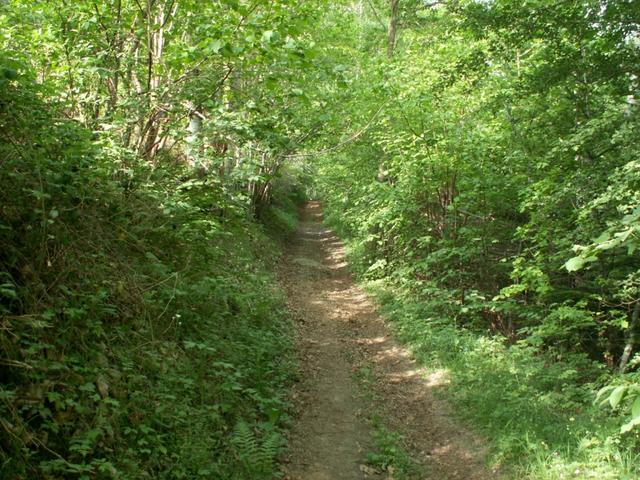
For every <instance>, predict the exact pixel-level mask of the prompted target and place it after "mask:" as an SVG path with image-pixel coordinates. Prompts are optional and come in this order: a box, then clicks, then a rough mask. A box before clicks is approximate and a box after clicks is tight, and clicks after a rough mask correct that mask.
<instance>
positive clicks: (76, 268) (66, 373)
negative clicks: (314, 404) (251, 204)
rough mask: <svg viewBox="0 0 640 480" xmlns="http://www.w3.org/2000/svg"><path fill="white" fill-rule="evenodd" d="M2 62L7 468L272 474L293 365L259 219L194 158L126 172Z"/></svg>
mask: <svg viewBox="0 0 640 480" xmlns="http://www.w3.org/2000/svg"><path fill="white" fill-rule="evenodd" d="M9 65H11V66H12V68H13V69H12V70H11V71H10V73H7V70H4V72H5V73H4V79H3V80H1V82H2V88H1V89H0V126H1V128H0V132H1V133H0V135H1V137H2V138H1V140H2V141H1V143H0V156H2V158H3V162H4V163H3V168H2V169H1V170H0V186H1V188H0V201H1V203H2V211H1V217H0V243H1V244H2V245H3V249H2V252H1V253H0V272H1V273H0V281H1V290H0V295H1V298H0V313H1V314H2V320H1V326H2V332H0V356H1V358H2V362H3V367H4V368H3V369H2V373H1V378H2V386H1V389H0V397H1V402H0V418H1V419H2V420H1V425H0V432H1V436H0V443H1V444H2V449H1V450H0V476H2V478H6V479H21V478H33V479H37V478H41V479H45V478H46V479H50V478H78V479H89V478H114V479H115V478H118V479H126V478H130V479H134V478H135V479H138V478H166V479H182V478H184V479H186V478H188V479H193V478H229V479H232V478H238V479H241V478H242V479H244V478H248V477H251V478H271V477H272V475H273V472H274V468H275V463H274V460H275V458H276V456H277V454H278V453H279V452H280V450H281V448H282V446H283V442H282V436H281V431H282V428H283V426H284V425H285V424H286V422H287V414H286V412H287V408H288V405H287V403H286V401H285V398H284V390H285V386H286V383H287V382H288V380H289V375H290V372H291V370H292V365H291V360H290V356H289V354H290V350H291V342H290V338H289V323H288V320H287V315H286V313H285V311H284V309H283V306H282V305H283V304H282V298H281V294H280V292H279V291H278V290H277V288H276V287H275V286H274V284H275V281H274V277H273V275H272V274H271V273H269V268H268V267H269V265H270V262H272V261H273V259H274V258H276V256H277V251H276V249H275V248H274V247H273V246H271V241H270V239H269V238H268V237H267V236H266V235H265V233H264V228H263V227H262V226H261V225H259V224H257V223H255V222H254V221H253V220H252V218H251V215H250V213H249V211H248V208H247V207H244V206H242V205H238V203H237V202H235V200H234V199H233V198H232V197H231V196H230V195H228V194H227V193H226V192H225V191H223V190H222V188H220V186H219V185H216V184H215V183H209V182H207V179H206V178H204V179H198V178H194V177H192V176H191V175H190V172H188V171H187V170H185V169H184V168H180V167H175V168H172V169H169V168H165V169H163V170H161V171H158V170H152V169H150V168H149V167H148V166H145V164H142V163H138V162H137V161H136V160H135V157H130V158H129V159H126V157H124V159H125V160H127V162H128V169H129V171H128V173H126V174H125V172H123V169H122V167H121V163H119V162H115V161H114V156H116V157H117V158H118V159H119V160H123V152H122V151H117V150H116V151H114V150H109V149H108V148H101V147H100V146H99V144H98V143H96V142H94V141H93V140H94V139H93V138H92V137H91V135H90V134H89V133H88V132H87V131H86V130H84V129H83V128H82V127H80V126H79V125H78V124H77V123H76V122H74V121H71V120H67V119H65V118H64V111H63V110H62V107H61V106H60V105H58V104H56V103H55V102H53V101H50V100H48V98H49V97H48V96H47V94H46V92H45V90H44V88H45V87H43V86H38V85H37V84H35V83H34V82H33V76H32V75H31V74H30V73H29V71H28V69H27V68H25V67H23V66H21V65H20V64H16V63H15V62H14V63H9ZM14 72H15V74H14ZM283 201H285V200H283ZM282 215H284V214H282ZM286 215H287V216H286V217H285V218H286V220H287V221H286V222H280V223H279V224H278V226H277V228H278V229H280V230H281V231H284V230H286V229H289V228H292V227H293V224H294V222H293V217H291V216H290V214H286ZM269 221H271V220H270V219H269Z"/></svg>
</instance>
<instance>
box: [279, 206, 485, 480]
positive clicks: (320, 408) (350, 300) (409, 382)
mask: <svg viewBox="0 0 640 480" xmlns="http://www.w3.org/2000/svg"><path fill="white" fill-rule="evenodd" d="M280 274H281V279H282V282H283V284H284V286H285V289H286V291H287V295H288V304H289V308H290V309H291V311H292V313H293V315H294V317H295V319H296V327H297V332H296V334H297V345H298V352H299V359H300V363H301V378H300V382H299V383H298V384H297V386H296V388H295V392H294V402H295V404H296V416H297V418H296V419H295V424H294V427H293V429H292V432H291V438H290V445H291V449H290V456H289V457H288V458H287V459H285V466H284V470H285V473H286V477H285V478H286V479H288V480H360V479H388V480H393V478H394V476H393V471H392V470H391V471H386V472H377V471H374V469H372V468H370V467H368V466H367V465H366V455H367V453H368V452H370V451H372V449H373V448H374V445H373V441H372V433H373V432H372V428H371V427H370V426H369V422H368V421H367V417H368V416H369V414H370V413H371V411H372V405H371V402H370V401H366V400H365V395H363V392H362V390H361V388H362V387H361V385H360V383H359V382H358V381H357V380H356V378H355V377H356V375H355V373H356V372H357V371H360V370H362V369H363V368H366V369H367V370H368V371H371V372H373V378H374V380H373V382H371V386H368V387H367V389H369V388H370V389H373V390H374V391H373V392H372V393H373V397H372V398H374V399H375V400H374V401H375V402H376V403H377V404H379V405H375V406H373V408H375V409H376V410H379V411H380V412H382V416H383V421H384V423H385V424H386V426H388V427H389V428H391V429H393V430H394V431H396V432H399V433H401V434H402V435H403V436H404V437H405V440H406V447H407V449H408V450H409V452H410V453H411V455H412V457H413V458H414V459H415V460H416V461H417V462H419V463H420V464H422V465H423V466H424V471H425V474H424V475H423V478H424V479H432V480H484V479H490V478H491V479H492V478H496V476H497V475H496V474H495V473H491V472H488V471H487V470H486V469H484V468H483V460H482V458H483V455H484V448H483V442H482V441H481V439H479V438H478V437H476V436H474V435H472V434H471V433H469V432H468V431H466V430H465V429H464V428H463V427H461V426H460V425H458V424H457V423H456V421H455V420H453V419H452V417H451V415H450V414H449V410H448V409H447V406H446V404H444V402H442V401H441V400H438V399H436V398H434V395H433V392H434V389H437V388H438V387H441V386H442V385H443V383H444V382H446V376H445V375H442V374H438V373H431V374H427V372H425V371H424V370H422V369H421V368H420V367H418V366H417V365H416V364H415V362H413V360H411V358H410V356H409V354H408V353H407V352H406V351H405V350H404V349H403V348H402V347H401V346H399V345H398V344H397V343H396V342H395V341H394V340H393V339H392V338H391V337H390V335H389V332H388V330H387V328H386V327H385V325H384V322H383V320H382V319H381V317H380V316H379V315H378V314H377V313H376V311H375V308H374V306H373V305H372V303H371V302H370V301H369V300H368V298H367V297H366V295H365V294H364V293H363V292H362V291H361V290H360V289H359V288H358V287H357V286H356V284H355V283H354V280H353V278H352V277H351V275H350V274H349V272H348V269H347V263H346V260H345V257H344V247H343V245H342V243H341V242H340V240H339V239H338V238H337V237H335V236H334V235H333V234H332V232H331V231H329V230H327V229H326V228H325V227H324V226H323V225H322V209H321V206H320V204H319V203H317V202H310V203H309V204H307V206H306V207H305V209H304V211H303V214H302V219H301V223H300V228H299V232H298V235H297V238H296V239H295V240H294V242H293V244H292V246H291V249H290V251H289V253H288V254H287V256H286V257H285V261H284V264H283V266H282V269H281V272H280ZM369 393H371V392H369Z"/></svg>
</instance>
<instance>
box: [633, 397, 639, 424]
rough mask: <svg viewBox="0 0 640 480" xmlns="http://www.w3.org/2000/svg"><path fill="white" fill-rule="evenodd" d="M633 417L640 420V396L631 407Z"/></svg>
mask: <svg viewBox="0 0 640 480" xmlns="http://www.w3.org/2000/svg"><path fill="white" fill-rule="evenodd" d="M631 416H632V417H633V418H634V419H635V418H640V396H638V397H636V399H635V400H634V402H633V405H631Z"/></svg>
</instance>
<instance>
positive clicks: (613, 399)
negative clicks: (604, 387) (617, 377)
mask: <svg viewBox="0 0 640 480" xmlns="http://www.w3.org/2000/svg"><path fill="white" fill-rule="evenodd" d="M626 391H627V387H626V386H621V387H616V388H614V389H613V392H611V395H609V405H611V408H616V407H617V406H618V405H619V404H620V400H622V397H623V396H624V393H625V392H626Z"/></svg>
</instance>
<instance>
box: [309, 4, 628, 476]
mask: <svg viewBox="0 0 640 480" xmlns="http://www.w3.org/2000/svg"><path fill="white" fill-rule="evenodd" d="M388 4H390V6H391V9H385V8H384V5H383V4H382V3H381V2H375V1H371V2H368V3H367V4H366V5H365V4H361V5H360V7H361V8H360V9H358V8H357V6H355V5H353V6H352V8H348V7H346V8H344V9H342V10H340V11H339V12H337V13H335V16H336V17H339V18H340V19H341V21H340V22H336V23H335V24H332V25H329V26H328V28H330V29H332V30H330V31H331V35H332V36H333V37H334V38H335V37H337V38H341V41H340V42H336V43H338V44H339V45H341V47H342V48H340V49H338V50H337V51H336V52H335V54H334V58H335V59H336V61H337V62H341V63H342V64H343V65H344V68H343V69H342V71H343V75H344V78H345V82H346V83H347V84H348V85H349V89H348V90H346V91H345V90H340V89H338V88H333V87H332V86H331V85H328V86H326V93H327V96H328V97H329V98H332V99H333V103H332V108H331V109H330V110H331V111H332V112H335V113H334V115H333V117H332V119H331V122H330V128H334V129H335V131H336V132H344V131H351V132H353V133H352V134H351V135H342V136H341V137H340V141H338V142H335V143H334V146H335V147H334V148H332V149H325V150H320V154H319V155H318V158H317V161H316V166H317V172H318V175H317V176H318V179H319V181H318V190H319V191H320V193H321V196H322V198H323V200H324V202H325V205H326V213H327V218H328V220H329V222H330V224H331V226H333V227H334V228H335V229H336V230H337V231H338V233H339V234H340V235H341V236H342V237H343V238H345V239H347V240H348V241H349V244H350V251H351V261H352V265H353V266H354V268H355V270H356V272H357V273H358V274H359V276H360V277H361V279H362V280H364V281H366V282H373V285H375V286H376V290H378V291H379V293H380V295H381V300H382V302H383V304H384V305H385V309H386V311H387V313H388V315H389V317H390V319H391V320H392V323H393V324H394V325H395V327H396V329H397V331H398V334H399V336H400V337H401V338H402V339H403V340H404V341H406V342H407V343H408V344H410V345H411V346H412V348H413V349H414V350H415V352H416V356H417V357H418V358H419V359H420V360H421V361H422V362H424V363H425V364H426V365H427V366H429V367H431V368H443V369H445V370H447V371H448V372H449V375H450V377H451V385H450V387H449V388H448V389H447V390H446V392H447V395H448V396H451V398H453V400H454V402H456V403H457V404H458V405H459V407H460V408H459V411H460V412H462V414H463V415H464V416H466V417H468V418H469V419H470V420H472V421H473V422H475V423H476V424H478V425H480V426H481V427H482V429H483V430H484V431H485V432H486V433H487V437H488V438H489V439H491V440H493V441H494V443H495V450H494V456H493V461H495V462H497V463H501V464H507V465H510V466H512V467H513V468H514V469H515V473H514V474H513V476H515V477H516V478H520V477H526V476H528V478H536V479H540V478H542V479H544V478H636V477H637V476H638V474H639V473H638V470H637V468H638V467H637V464H638V455H639V453H640V450H639V448H640V441H639V439H640V437H639V433H638V426H640V386H639V375H640V370H639V367H640V356H639V355H638V349H639V347H640V342H639V341H638V339H639V338H640V336H639V332H640V320H639V318H640V301H639V298H640V282H639V279H640V273H639V270H638V265H639V263H638V252H639V251H640V250H639V247H640V243H639V241H640V234H639V232H640V197H639V194H638V192H640V183H639V181H640V168H639V167H640V165H639V164H638V158H639V153H640V151H639V150H638V143H637V142H636V141H635V140H634V139H635V138H636V137H637V136H638V132H639V131H640V130H639V129H640V109H639V108H638V92H639V90H638V88H639V85H638V71H637V61H638V59H639V58H640V43H639V41H638V39H639V38H640V37H639V35H638V17H637V12H638V3H637V2H636V1H633V0H629V1H620V2H603V1H598V0H570V1H564V2H545V1H531V2H529V1H527V2H521V1H513V0H495V1H486V2H485V1H482V2H481V1H475V0H456V1H454V0H452V1H445V2H403V1H396V0H392V1H390V2H388ZM380 12H384V15H385V16H382V17H381V14H380ZM381 18H382V19H384V21H382V22H381V21H380V20H381ZM385 23H386V24H387V25H388V26H389V28H388V29H385V28H384V25H385ZM354 124H355V125H357V127H353V125H354Z"/></svg>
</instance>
